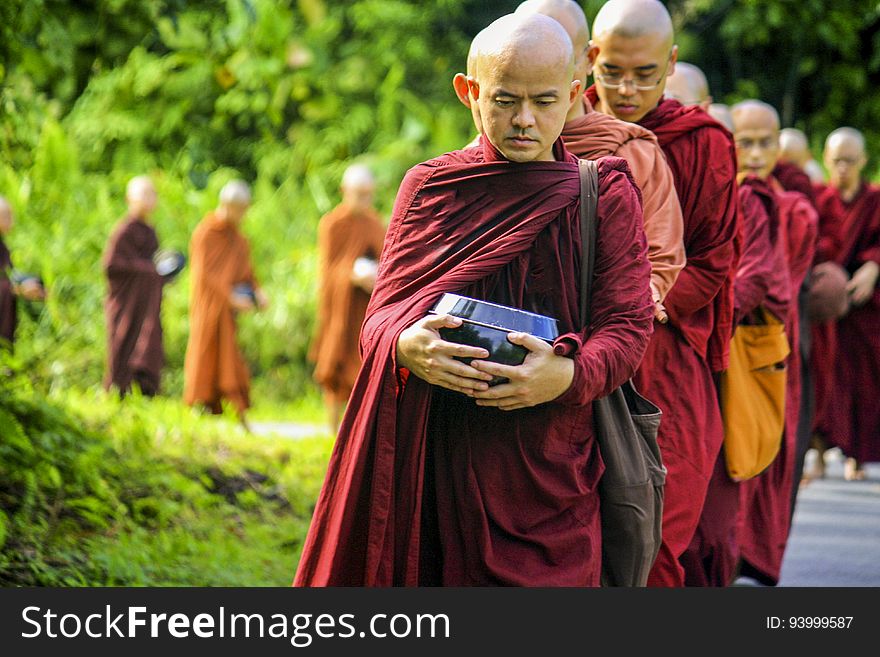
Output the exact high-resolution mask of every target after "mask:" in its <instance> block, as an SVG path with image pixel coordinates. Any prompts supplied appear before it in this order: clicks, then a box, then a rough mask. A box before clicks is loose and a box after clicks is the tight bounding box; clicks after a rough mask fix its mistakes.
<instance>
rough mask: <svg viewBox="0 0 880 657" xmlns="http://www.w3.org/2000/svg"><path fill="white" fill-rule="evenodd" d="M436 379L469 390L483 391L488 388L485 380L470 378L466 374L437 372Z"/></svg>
mask: <svg viewBox="0 0 880 657" xmlns="http://www.w3.org/2000/svg"><path fill="white" fill-rule="evenodd" d="M437 380H438V381H442V382H444V383H448V384H450V385H454V386H457V387H459V388H463V389H464V390H468V391H470V392H474V393H476V392H479V391H484V390H487V389H488V388H489V384H488V383H486V382H485V381H480V380H477V379H472V378H470V377H467V376H459V375H457V374H453V373H451V372H442V371H441V372H438V373H437Z"/></svg>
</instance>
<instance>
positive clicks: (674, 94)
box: [664, 61, 712, 111]
mask: <svg viewBox="0 0 880 657" xmlns="http://www.w3.org/2000/svg"><path fill="white" fill-rule="evenodd" d="M664 93H665V94H666V97H667V98H674V99H675V100H677V101H678V102H679V103H681V104H682V105H684V106H685V107H687V106H689V105H699V107H700V108H701V109H703V110H706V111H708V109H709V107H710V106H711V105H712V96H710V95H709V82H708V80H706V74H705V73H703V71H701V70H700V69H699V67H697V66H694V65H693V64H688V63H687V62H682V61H676V62H675V68H674V69H673V73H671V74H670V75H668V76H667V77H666V90H665V92H664Z"/></svg>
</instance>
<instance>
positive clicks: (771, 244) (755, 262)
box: [679, 177, 791, 587]
mask: <svg viewBox="0 0 880 657" xmlns="http://www.w3.org/2000/svg"><path fill="white" fill-rule="evenodd" d="M738 198H739V206H740V217H741V224H740V227H741V231H742V256H741V258H740V263H739V268H738V269H737V273H736V279H735V281H734V308H735V320H736V323H737V324H739V323H741V322H742V321H743V320H745V319H749V321H752V320H754V319H757V318H756V317H753V313H755V311H757V310H758V309H759V308H760V307H763V308H766V309H768V310H770V311H771V312H772V313H773V314H774V315H775V316H776V317H777V318H778V319H779V320H780V321H783V322H784V321H785V320H786V318H787V312H788V304H789V302H790V300H791V294H790V282H789V275H788V261H787V257H786V254H787V249H786V248H785V245H784V244H783V243H782V241H781V239H780V237H781V235H780V230H779V217H778V205H777V203H776V198H775V194H774V193H773V191H772V190H771V189H770V188H769V187H768V186H767V185H766V184H764V183H763V181H761V180H759V179H757V178H754V177H747V178H746V179H745V180H744V181H743V184H742V185H740V187H739V190H738ZM721 410H722V413H724V411H725V409H723V408H722V409H721ZM739 513H740V483H738V482H735V481H733V480H732V479H731V478H730V476H729V475H728V473H727V464H726V461H725V457H724V451H723V450H722V451H720V452H719V454H718V458H717V460H716V462H715V469H714V471H713V473H712V478H711V480H710V481H709V487H708V491H707V493H706V501H705V504H704V505H703V511H702V513H701V515H700V521H699V525H698V526H697V530H696V532H695V533H694V537H693V539H692V540H691V543H690V545H689V546H688V549H687V550H686V551H685V552H684V554H682V556H681V558H680V560H679V561H680V562H681V564H682V566H683V567H684V570H685V584H686V585H687V586H716V587H718V586H727V585H729V584H730V583H731V582H732V581H733V578H734V576H735V574H736V572H737V566H738V564H739V556H740V548H739V539H738V522H739V518H738V516H739Z"/></svg>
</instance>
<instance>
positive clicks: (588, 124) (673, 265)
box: [516, 0, 685, 322]
mask: <svg viewBox="0 0 880 657" xmlns="http://www.w3.org/2000/svg"><path fill="white" fill-rule="evenodd" d="M516 13H518V14H524V15H525V14H530V13H540V14H544V15H545V16H549V17H550V18H553V19H555V20H556V21H558V22H559V23H560V24H561V25H562V27H564V28H565V31H566V32H568V36H569V38H570V39H571V41H572V44H573V45H574V50H575V77H576V78H577V79H579V80H586V79H587V78H588V77H589V76H590V73H591V72H592V65H591V63H590V59H589V58H588V57H587V51H588V48H589V41H590V30H589V27H588V26H587V19H586V17H585V16H584V12H583V10H582V9H581V8H580V6H579V5H578V4H577V3H576V2H573V0H527V1H526V2H523V3H522V4H520V6H519V7H518V8H517V10H516ZM562 139H563V141H564V142H565V146H566V148H568V150H569V151H571V152H572V153H574V154H575V155H577V156H578V157H582V158H588V159H596V158H599V157H605V156H608V155H615V156H617V157H622V158H623V159H624V160H626V161H627V164H629V167H630V171H631V172H632V175H633V179H634V180H635V182H636V185H637V186H638V187H639V190H640V191H641V192H642V207H643V214H644V217H645V234H646V235H647V237H648V261H649V262H650V263H651V292H652V294H653V297H654V317H655V318H656V319H657V320H658V321H661V322H665V321H666V320H667V317H666V311H665V310H664V308H663V299H665V298H666V295H667V294H668V293H669V290H670V289H672V285H673V284H674V283H675V281H676V279H677V278H678V274H679V272H680V271H681V270H682V268H683V267H684V263H685V255H684V243H683V242H682V231H683V225H682V218H681V206H680V205H679V203H678V196H676V194H675V186H674V183H673V180H672V171H670V169H669V165H667V164H666V157H665V156H664V155H663V151H662V150H661V149H660V146H659V144H658V143H657V139H656V137H654V135H653V134H652V133H651V132H650V131H649V130H646V129H645V128H642V127H641V126H639V125H636V124H635V123H627V122H626V121H620V120H618V119H615V118H614V117H611V116H608V115H606V114H602V113H600V112H596V111H595V110H594V109H593V108H592V106H591V105H590V101H589V100H587V99H586V97H584V96H581V97H580V98H578V99H576V100H575V102H574V103H572V106H571V109H569V111H568V116H567V117H566V121H565V127H564V128H563V129H562Z"/></svg>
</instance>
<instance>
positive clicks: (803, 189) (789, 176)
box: [770, 161, 816, 207]
mask: <svg viewBox="0 0 880 657" xmlns="http://www.w3.org/2000/svg"><path fill="white" fill-rule="evenodd" d="M770 175H772V176H773V179H774V180H776V181H777V182H778V183H779V184H780V185H782V188H783V189H784V190H786V191H788V192H800V193H801V194H803V195H804V196H806V197H807V200H808V201H810V203H811V204H812V205H813V206H814V207H815V205H816V194H815V191H814V189H813V182H812V181H811V180H810V177H809V176H808V175H807V173H806V172H805V171H804V170H803V169H801V168H800V167H799V166H798V165H797V164H793V163H791V162H781V161H780V162H777V163H776V166H775V167H773V172H772V173H771V174H770Z"/></svg>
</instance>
